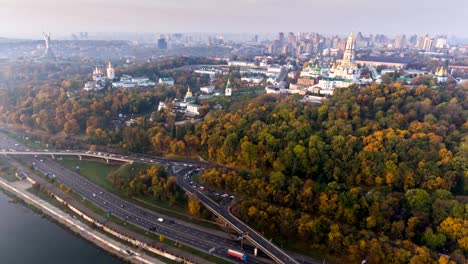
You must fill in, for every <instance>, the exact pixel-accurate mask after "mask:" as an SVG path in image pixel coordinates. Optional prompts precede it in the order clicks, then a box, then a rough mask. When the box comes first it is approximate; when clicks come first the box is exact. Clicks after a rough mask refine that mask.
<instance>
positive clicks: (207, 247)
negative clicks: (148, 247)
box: [0, 134, 298, 263]
mask: <svg viewBox="0 0 468 264" xmlns="http://www.w3.org/2000/svg"><path fill="white" fill-rule="evenodd" d="M1 153H3V154H6V155H17V157H18V158H20V159H21V160H23V161H25V162H27V163H29V164H31V165H33V166H34V168H35V169H36V170H38V171H40V172H42V173H43V174H45V175H48V177H51V178H54V179H55V180H56V181H57V182H59V183H63V184H64V185H66V186H68V187H70V188H71V189H72V190H73V192H74V193H75V194H77V195H79V196H80V197H81V198H82V199H85V200H88V201H89V202H91V203H93V204H94V205H95V206H97V207H99V208H101V209H102V210H104V211H106V212H109V213H110V214H112V215H113V216H115V217H117V218H120V219H122V220H124V221H126V222H128V223H130V224H132V225H135V226H138V227H140V228H142V229H144V230H148V232H155V233H157V234H161V235H164V236H166V237H167V238H169V239H171V240H174V241H177V242H179V243H182V244H185V245H188V246H190V247H193V248H197V249H199V250H202V251H204V252H208V251H210V252H211V253H212V254H213V255H216V256H218V257H222V258H225V259H228V260H231V261H232V262H237V261H236V260H235V259H234V258H232V257H230V256H228V255H227V254H226V252H227V250H228V249H239V247H240V242H239V241H237V240H236V239H233V238H229V237H228V236H227V235H226V236H220V235H219V234H215V233H214V232H210V231H208V230H206V229H202V228H200V229H199V228H195V227H194V226H193V225H187V224H185V223H184V222H182V221H179V220H176V219H171V218H168V217H166V216H163V215H160V214H157V213H155V212H152V211H149V210H146V209H145V208H142V207H139V206H137V205H135V204H133V203H131V202H128V201H126V200H124V199H122V198H120V197H117V196H115V195H113V194H112V193H109V192H107V191H106V190H104V189H103V188H101V187H100V186H97V185H96V184H94V183H92V182H90V181H88V180H87V179H85V178H83V177H81V176H79V175H78V174H77V173H75V172H73V171H70V170H68V169H66V168H64V167H63V166H62V165H60V164H58V163H56V162H55V161H54V160H52V159H50V158H48V157H47V156H44V155H50V156H51V157H53V156H54V155H55V156H56V155H77V156H78V155H81V156H91V157H95V158H104V159H106V160H118V161H123V162H130V163H131V162H133V161H138V162H146V163H162V164H164V165H166V166H168V167H169V168H170V169H171V170H172V172H173V173H174V174H175V175H176V176H177V182H178V184H179V185H181V186H182V187H183V188H184V189H185V190H186V191H188V192H191V193H193V194H195V195H196V197H198V199H200V201H201V202H202V203H203V204H204V205H205V206H207V207H208V208H209V209H210V210H211V211H212V212H214V213H215V214H216V215H218V216H219V217H221V218H222V219H223V220H224V221H226V222H227V223H228V224H229V225H231V227H233V228H234V229H235V230H237V231H238V232H240V233H243V232H248V233H249V235H248V236H247V237H246V238H247V240H249V241H250V242H252V244H253V245H255V246H257V247H258V248H260V249H261V250H263V251H264V252H265V253H267V254H268V255H269V256H270V257H271V258H272V259H273V260H275V262H277V263H298V262H297V261H296V260H294V259H292V258H291V257H290V256H288V255H287V254H286V253H285V252H284V251H282V250H281V249H279V248H278V247H276V246H275V245H274V244H273V243H271V242H270V241H268V240H266V239H265V238H263V237H262V236H261V235H259V234H258V233H256V232H255V231H254V230H252V229H251V228H250V227H248V226H246V225H245V224H244V223H242V222H241V221H240V220H238V219H237V218H235V217H234V216H232V215H231V213H230V212H229V207H228V206H220V205H218V204H217V203H215V202H214V201H212V200H211V199H210V198H208V197H207V196H205V195H204V194H203V193H202V192H200V191H199V190H197V188H194V186H192V185H191V184H190V178H189V177H188V176H190V175H193V174H194V173H195V172H196V171H198V170H200V168H201V167H204V166H206V164H204V163H198V162H181V161H175V160H167V159H163V158H147V157H127V156H120V155H119V156H117V155H114V154H105V153H96V152H89V151H68V150H65V151H51V150H47V151H46V150H44V151H36V150H29V149H27V148H25V147H23V146H22V145H21V144H19V143H18V142H16V141H14V140H12V139H11V138H8V137H7V136H6V135H4V134H0V154H1ZM41 154H42V155H41ZM161 220H162V221H161ZM248 250H249V251H250V252H247V253H248V255H249V261H248V262H249V263H271V262H273V261H271V260H265V259H264V258H257V257H255V256H254V255H253V254H252V253H253V252H252V251H253V250H252V248H251V247H250V248H249V247H248Z"/></svg>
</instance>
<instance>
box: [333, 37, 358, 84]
mask: <svg viewBox="0 0 468 264" xmlns="http://www.w3.org/2000/svg"><path fill="white" fill-rule="evenodd" d="M355 47H356V39H355V37H354V34H353V33H351V34H350V35H349V37H348V40H347V41H346V49H345V51H344V55H343V59H342V60H341V62H338V63H336V64H333V66H332V67H331V68H330V71H329V73H328V76H329V77H331V78H344V79H347V80H354V79H355V78H356V75H357V73H358V68H357V65H356V62H355V61H354V57H355V52H354V49H355Z"/></svg>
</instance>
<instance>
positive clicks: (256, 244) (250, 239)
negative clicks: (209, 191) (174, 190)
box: [182, 185, 298, 264]
mask: <svg viewBox="0 0 468 264" xmlns="http://www.w3.org/2000/svg"><path fill="white" fill-rule="evenodd" d="M182 188H183V189H184V190H185V191H186V192H188V193H190V194H192V195H193V191H190V190H189V189H187V188H186V187H185V186H183V185H182ZM195 193H196V194H198V195H201V196H202V197H204V198H205V199H207V200H208V201H209V202H211V203H213V204H215V205H216V202H214V201H213V200H212V199H210V198H209V197H208V196H206V195H205V194H203V193H201V192H199V191H198V190H195ZM194 196H195V197H196V198H197V199H198V200H199V201H200V202H201V203H202V204H203V205H204V206H205V207H206V208H208V210H210V211H211V212H212V213H214V214H215V215H216V216H218V217H219V218H221V219H222V220H223V221H225V222H226V223H227V224H229V225H230V226H231V227H232V228H234V229H235V230H236V231H237V232H239V233H243V232H245V231H246V230H241V229H240V228H239V227H237V226H236V225H235V224H234V223H233V222H231V220H229V219H227V218H226V217H225V216H223V215H222V214H221V213H220V212H218V211H217V210H216V209H215V208H213V207H212V206H211V205H209V204H208V203H206V202H205V201H203V199H200V197H198V196H197V195H194ZM228 214H229V216H230V217H232V218H233V219H234V220H236V221H237V222H238V223H240V224H241V225H244V226H245V227H246V228H247V229H249V230H248V231H249V232H252V233H255V234H256V235H257V236H258V237H260V238H262V240H264V242H266V243H269V244H270V245H271V246H272V247H273V248H275V249H276V250H277V251H279V252H281V253H282V254H283V255H284V256H286V257H287V258H289V260H290V262H291V263H298V262H297V261H296V260H294V259H293V258H291V257H290V256H289V255H287V254H286V253H284V252H283V251H282V250H281V249H279V248H278V247H277V246H276V245H274V244H273V243H270V242H269V241H267V240H266V239H265V238H263V237H262V236H261V235H260V234H258V233H257V232H255V230H254V229H253V228H251V227H250V226H248V225H246V224H244V223H243V222H242V221H240V220H239V219H237V218H236V217H235V216H233V215H232V214H231V212H230V210H229V208H228ZM246 238H247V239H248V240H249V241H250V242H252V243H253V244H254V245H255V246H256V247H258V248H260V249H261V250H262V251H263V252H265V253H266V254H267V255H268V256H270V257H271V258H272V259H273V260H274V261H276V262H277V263H281V264H284V263H285V262H284V261H283V260H281V259H280V258H278V257H277V256H276V255H274V254H273V253H272V252H270V251H269V250H268V249H266V248H265V247H264V246H263V245H262V244H260V243H259V242H258V241H256V240H255V239H253V238H252V237H249V236H247V237H246Z"/></svg>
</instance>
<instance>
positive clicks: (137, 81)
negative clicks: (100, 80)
mask: <svg viewBox="0 0 468 264" xmlns="http://www.w3.org/2000/svg"><path fill="white" fill-rule="evenodd" d="M155 85H156V83H155V82H153V81H151V80H150V79H149V78H146V77H135V78H133V77H132V76H130V75H122V77H121V78H120V81H118V82H113V83H112V87H114V88H134V87H150V86H155Z"/></svg>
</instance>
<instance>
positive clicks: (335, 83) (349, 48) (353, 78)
mask: <svg viewBox="0 0 468 264" xmlns="http://www.w3.org/2000/svg"><path fill="white" fill-rule="evenodd" d="M355 47H356V38H355V37H354V34H353V33H351V34H350V35H349V37H348V39H347V41H346V48H345V51H344V54H343V59H342V60H341V61H339V62H337V63H333V65H332V66H331V67H330V69H328V70H327V71H326V72H324V74H322V78H321V79H320V80H319V82H318V84H317V85H315V86H314V87H316V88H320V93H321V94H329V95H331V94H333V90H334V89H335V88H346V87H348V86H349V85H351V84H353V83H359V82H360V81H359V75H360V72H359V69H358V67H357V64H356V61H355V60H354V58H355Z"/></svg>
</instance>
